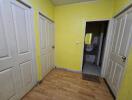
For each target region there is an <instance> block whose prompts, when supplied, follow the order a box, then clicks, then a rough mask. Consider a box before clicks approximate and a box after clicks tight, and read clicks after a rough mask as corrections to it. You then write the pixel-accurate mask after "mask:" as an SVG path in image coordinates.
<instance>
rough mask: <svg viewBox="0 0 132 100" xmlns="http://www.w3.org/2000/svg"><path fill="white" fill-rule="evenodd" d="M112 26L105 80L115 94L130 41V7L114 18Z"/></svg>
mask: <svg viewBox="0 0 132 100" xmlns="http://www.w3.org/2000/svg"><path fill="white" fill-rule="evenodd" d="M114 27H115V30H114V34H113V40H112V41H113V44H112V50H111V53H110V58H109V63H108V73H107V81H108V83H109V85H110V87H111V88H112V90H113V92H114V94H115V96H117V94H118V90H119V86H120V83H121V80H122V76H123V72H124V69H125V65H126V59H127V57H128V51H129V48H130V45H131V42H132V40H131V39H132V38H131V37H132V9H130V10H129V11H127V12H126V13H125V14H122V15H120V16H119V17H118V18H116V19H115V26H114Z"/></svg>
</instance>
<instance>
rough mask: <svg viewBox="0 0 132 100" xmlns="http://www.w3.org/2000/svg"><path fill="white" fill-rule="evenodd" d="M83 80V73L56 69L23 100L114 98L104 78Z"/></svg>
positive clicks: (94, 99)
mask: <svg viewBox="0 0 132 100" xmlns="http://www.w3.org/2000/svg"><path fill="white" fill-rule="evenodd" d="M100 81H101V83H96V82H91V81H86V80H82V76H81V74H78V73H73V72H69V71H64V70H61V69H54V70H53V71H51V72H50V73H49V74H48V75H47V76H46V77H45V79H44V80H43V82H42V83H41V84H40V85H38V86H36V87H35V88H34V89H33V90H32V91H31V92H29V93H28V94H27V95H26V96H25V97H24V98H23V99H22V100H113V98H112V96H111V94H110V93H109V90H108V88H107V86H106V85H105V82H104V81H103V79H100Z"/></svg>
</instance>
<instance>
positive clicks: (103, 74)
mask: <svg viewBox="0 0 132 100" xmlns="http://www.w3.org/2000/svg"><path fill="white" fill-rule="evenodd" d="M111 20H112V19H98V20H89V21H84V22H83V23H84V25H85V26H84V29H83V30H84V32H83V47H82V57H81V66H80V71H81V72H82V68H83V54H84V38H85V28H86V22H92V21H109V27H110V26H111V25H110V21H111ZM109 31H110V30H109ZM109 31H108V30H107V36H106V44H105V51H104V52H107V49H109V47H110V43H109V42H110V40H111V38H112V35H111V32H109ZM108 54H109V52H107V53H104V55H107V56H108ZM104 58H105V59H104ZM104 58H103V64H102V68H101V77H105V71H106V67H107V66H105V65H104V64H107V63H106V62H105V61H104V60H106V59H108V58H106V57H104Z"/></svg>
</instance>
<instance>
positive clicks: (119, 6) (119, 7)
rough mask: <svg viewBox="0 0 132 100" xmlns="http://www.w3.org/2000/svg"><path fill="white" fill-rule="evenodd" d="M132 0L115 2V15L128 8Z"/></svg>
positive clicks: (117, 0)
mask: <svg viewBox="0 0 132 100" xmlns="http://www.w3.org/2000/svg"><path fill="white" fill-rule="evenodd" d="M130 2H132V0H115V12H114V13H115V14H117V13H118V12H119V11H121V10H122V9H124V7H126V6H128V5H129V4H130Z"/></svg>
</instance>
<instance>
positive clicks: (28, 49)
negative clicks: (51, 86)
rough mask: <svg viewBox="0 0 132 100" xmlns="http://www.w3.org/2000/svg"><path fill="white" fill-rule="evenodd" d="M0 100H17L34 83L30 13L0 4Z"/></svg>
mask: <svg viewBox="0 0 132 100" xmlns="http://www.w3.org/2000/svg"><path fill="white" fill-rule="evenodd" d="M0 2H1V3H0V4H1V9H0V10H1V12H0V17H1V18H0V21H1V22H0V28H1V29H0V43H1V44H0V100H14V99H15V98H16V97H17V99H20V98H21V97H22V96H24V95H25V94H26V93H27V92H28V91H29V90H30V89H31V88H32V87H33V86H34V85H35V83H36V80H35V75H36V74H35V73H34V69H35V65H34V56H33V55H34V54H33V38H32V37H33V36H32V35H33V33H32V29H33V28H32V25H31V24H32V23H31V19H32V18H31V11H30V9H29V8H28V7H26V6H24V5H23V4H20V3H18V2H17V1H15V0H0Z"/></svg>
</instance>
